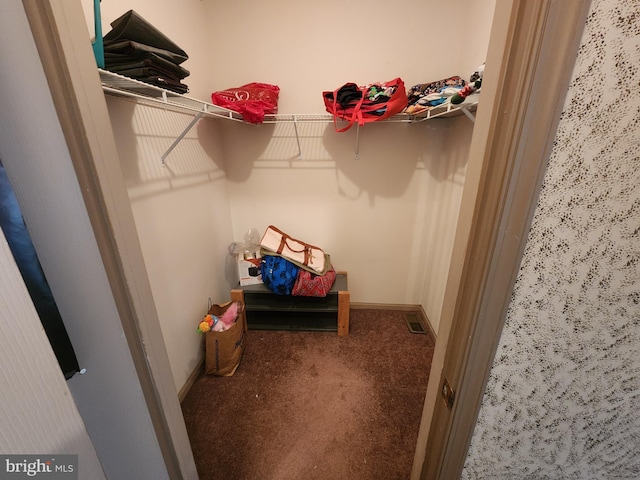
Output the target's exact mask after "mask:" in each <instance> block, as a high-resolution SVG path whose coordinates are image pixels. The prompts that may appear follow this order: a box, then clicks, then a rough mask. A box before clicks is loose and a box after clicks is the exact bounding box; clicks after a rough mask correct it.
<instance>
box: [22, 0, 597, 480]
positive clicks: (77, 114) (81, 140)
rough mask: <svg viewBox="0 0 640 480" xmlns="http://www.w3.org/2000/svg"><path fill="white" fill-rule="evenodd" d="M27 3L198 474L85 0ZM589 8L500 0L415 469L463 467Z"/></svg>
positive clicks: (98, 214) (147, 352)
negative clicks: (78, 35)
mask: <svg viewBox="0 0 640 480" xmlns="http://www.w3.org/2000/svg"><path fill="white" fill-rule="evenodd" d="M23 4H24V7H25V11H26V13H27V17H28V19H29V23H30V25H31V29H32V32H33V35H34V39H35V40H36V44H37V45H38V50H39V54H40V57H41V60H42V63H43V68H44V71H45V74H46V76H47V79H48V82H49V86H50V89H51V94H52V98H53V101H54V104H55V107H56V110H57V112H58V116H59V119H60V123H61V126H62V130H63V133H64V136H65V138H66V141H67V144H68V146H69V151H70V155H71V158H72V160H73V163H74V167H75V169H76V173H77V176H78V181H79V183H80V186H81V190H82V192H83V194H84V200H85V203H86V204H87V209H88V212H89V216H90V219H91V222H92V226H93V229H94V231H95V235H96V239H97V241H98V245H99V249H100V253H101V256H102V261H103V263H104V265H105V268H106V271H107V274H108V277H109V281H110V284H111V288H112V291H113V294H114V299H115V301H116V304H117V306H118V310H119V313H120V316H121V320H122V324H123V328H124V331H125V336H126V338H127V341H128V343H129V346H130V349H131V352H132V356H133V358H134V363H135V365H136V369H137V372H138V376H139V378H140V383H141V386H142V390H143V393H144V395H145V399H146V402H147V406H148V408H149V412H150V415H151V418H152V422H153V425H154V428H155V430H156V435H157V437H158V442H159V444H160V448H161V451H162V453H163V457H164V459H165V463H166V467H167V471H168V472H169V473H170V477H171V478H195V477H194V476H193V475H194V472H195V468H194V463H193V456H192V453H191V447H190V444H189V440H188V436H187V434H186V427H185V426H184V419H183V418H182V414H181V411H180V405H179V402H178V399H177V394H176V392H175V387H174V385H173V381H172V376H171V370H170V367H169V364H168V358H167V354H166V348H165V346H164V344H163V341H162V336H161V334H160V333H159V332H160V328H159V320H158V315H157V312H156V310H155V305H154V304H153V300H152V295H151V291H150V286H149V281H148V277H147V276H146V269H145V268H144V262H143V259H142V253H141V249H140V245H139V241H138V239H137V234H136V228H135V222H134V220H133V215H132V212H131V207H130V205H129V204H128V196H127V193H126V188H124V185H123V180H122V174H121V172H120V171H119V162H117V161H115V160H114V159H117V157H118V154H117V149H116V146H115V140H114V138H113V133H112V131H111V127H110V124H109V115H108V111H107V109H106V102H105V100H104V95H103V92H102V89H101V88H100V84H99V80H98V75H97V72H96V69H95V66H94V65H95V64H94V62H93V60H92V58H93V57H92V53H91V49H90V48H87V47H88V45H74V42H73V39H74V38H75V36H74V35H73V33H74V32H73V27H74V25H77V22H78V19H77V18H73V17H74V16H76V15H77V12H76V10H78V5H77V4H74V3H71V2H68V1H65V0H46V1H45V0H23ZM589 5H590V0H575V1H571V2H567V1H566V0H538V1H536V2H531V1H527V0H497V4H496V13H495V16H494V23H493V26H492V33H491V40H490V45H489V52H488V55H487V68H486V71H485V75H484V79H483V82H484V85H483V89H482V97H483V101H482V103H481V104H480V106H479V108H478V112H477V116H476V125H475V128H474V133H473V138H472V143H471V148H470V154H469V164H468V167H467V176H466V180H465V189H464V193H463V198H462V203H461V210H460V217H459V220H458V226H457V230H456V238H455V241H454V247H453V255H452V262H451V266H450V272H449V277H448V279H447V286H446V291H445V298H444V302H443V309H442V317H441V322H440V327H439V331H438V338H437V341H436V349H435V352H434V357H433V360H432V367H431V373H430V379H429V384H428V386H427V392H426V397H425V405H424V411H423V415H422V421H421V425H420V432H419V435H418V442H417V446H416V453H415V459H414V466H413V471H412V476H411V478H412V479H418V478H420V479H453V478H458V477H459V476H460V474H461V472H462V469H463V467H464V461H465V458H466V453H467V450H468V447H469V443H470V441H471V437H472V435H473V430H474V426H475V422H476V419H477V415H478V412H479V410H480V406H481V403H482V397H483V394H484V388H485V386H486V382H487V379H488V376H489V373H490V371H491V366H492V362H493V357H494V355H495V351H496V348H497V345H498V341H499V338H500V334H501V331H502V326H503V324H504V319H505V316H506V311H507V308H508V305H509V300H510V293H511V291H512V289H513V285H514V283H515V279H516V275H517V272H518V268H519V265H520V260H521V258H522V252H523V249H524V245H525V242H526V237H527V232H528V229H529V226H530V224H531V219H532V217H533V212H534V209H535V206H536V200H537V197H538V194H539V189H540V185H541V182H542V177H543V174H544V170H545V167H546V163H547V160H548V157H549V154H550V151H551V145H552V142H553V139H554V136H555V131H556V128H557V124H558V120H559V117H560V113H561V110H562V106H563V103H564V98H565V95H566V90H567V86H568V83H569V80H570V77H571V73H572V70H573V65H574V61H575V55H576V52H577V50H578V45H579V41H580V38H581V34H582V30H583V27H584V24H585V21H586V17H587V13H588V8H589ZM82 21H83V22H84V18H82ZM74 22H75V23H74ZM83 25H84V23H83ZM480 327H482V328H480ZM445 377H446V378H447V380H448V381H449V383H450V384H451V386H452V387H453V390H454V391H455V396H456V398H455V401H454V402H453V406H452V408H447V406H446V405H445V404H444V402H443V401H442V399H441V397H440V391H441V390H442V386H443V381H444V378H445ZM196 476H197V474H196Z"/></svg>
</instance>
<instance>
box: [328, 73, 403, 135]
mask: <svg viewBox="0 0 640 480" xmlns="http://www.w3.org/2000/svg"><path fill="white" fill-rule="evenodd" d="M322 98H323V100H324V105H325V108H326V110H327V112H329V113H330V114H332V115H333V123H334V126H335V129H336V132H346V131H347V130H349V129H350V128H351V127H352V126H353V125H354V124H355V123H356V122H357V123H358V125H360V126H362V125H364V124H365V123H369V122H376V121H379V120H384V119H385V118H389V117H391V116H392V115H396V114H398V113H400V112H402V110H403V109H404V108H405V107H406V106H407V101H408V100H407V92H406V90H405V87H404V82H403V81H402V79H401V78H395V79H393V80H391V81H389V82H383V83H372V84H370V85H367V86H365V87H359V86H357V85H356V84H355V83H345V84H344V85H343V86H342V87H340V88H339V89H338V90H335V91H333V92H322ZM338 119H340V120H344V121H346V122H348V123H347V125H346V126H344V127H342V128H338Z"/></svg>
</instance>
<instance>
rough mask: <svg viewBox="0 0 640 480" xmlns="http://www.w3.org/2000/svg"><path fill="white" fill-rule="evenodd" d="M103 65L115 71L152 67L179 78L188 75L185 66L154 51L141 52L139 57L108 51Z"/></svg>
mask: <svg viewBox="0 0 640 480" xmlns="http://www.w3.org/2000/svg"><path fill="white" fill-rule="evenodd" d="M105 65H106V69H107V70H110V71H112V72H115V73H118V72H120V71H123V70H129V69H132V68H142V67H153V68H156V69H159V70H160V69H161V70H162V71H163V72H165V73H166V74H168V75H171V76H173V77H176V78H179V79H180V78H186V77H188V76H189V75H190V72H189V70H187V69H186V68H184V67H182V66H180V65H176V64H175V63H172V62H170V61H168V60H165V59H164V58H162V57H160V56H159V55H156V54H155V53H147V54H142V55H141V56H139V57H136V56H130V55H122V54H118V53H108V54H105ZM123 75H125V74H123Z"/></svg>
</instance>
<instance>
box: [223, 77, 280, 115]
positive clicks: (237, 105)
mask: <svg viewBox="0 0 640 480" xmlns="http://www.w3.org/2000/svg"><path fill="white" fill-rule="evenodd" d="M279 95H280V87H278V86H277V85H269V84H268V83H255V82H254V83H248V84H246V85H243V86H241V87H238V88H229V89H227V90H222V91H219V92H213V93H212V94H211V102H212V103H213V104H214V105H218V106H220V107H224V108H228V109H229V110H233V111H234V112H238V113H240V114H242V117H243V119H244V120H246V121H247V122H249V123H262V122H263V120H264V116H265V114H271V113H278V96H279Z"/></svg>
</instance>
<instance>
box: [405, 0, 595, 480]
mask: <svg viewBox="0 0 640 480" xmlns="http://www.w3.org/2000/svg"><path fill="white" fill-rule="evenodd" d="M589 6H590V0H580V1H574V2H567V1H563V0H540V1H537V2H530V1H526V0H503V1H500V2H498V4H497V5H496V12H495V17H494V24H493V26H492V33H491V40H490V44H489V52H488V56H487V67H486V70H485V76H484V78H483V89H482V96H483V101H482V102H481V104H480V105H479V108H478V113H477V116H476V124H475V129H474V134H473V138H472V142H471V148H470V153H469V166H468V170H467V177H466V180H465V190H464V193H463V199H462V204H461V213H460V217H459V220H458V227H457V232H456V239H455V243H454V249H453V255H452V262H451V266H450V273H449V278H448V280H447V288H446V291H445V299H444V303H443V311H442V320H441V327H440V329H439V331H438V339H437V343H436V350H435V352H434V358H433V361H432V369H431V373H430V378H429V384H428V387H427V393H426V397H425V407H424V411H423V417H422V422H421V428H420V433H419V436H418V445H417V448H416V455H415V459H414V467H413V471H412V477H411V478H412V479H417V478H420V479H421V480H427V479H428V480H431V479H453V478H459V477H460V475H461V473H462V470H463V468H464V463H465V459H466V456H467V452H468V448H469V445H470V442H471V438H472V436H473V431H474V427H475V423H476V421H477V417H478V413H479V411H480V407H481V405H482V399H483V395H484V390H485V387H486V384H487V381H488V378H489V374H490V372H491V367H492V363H493V358H494V356H495V352H496V349H497V346H498V342H499V339H500V334H501V332H502V327H503V325H504V321H505V317H506V313H507V309H508V307H509V302H510V299H511V295H510V294H511V291H512V289H513V286H514V284H515V280H516V276H517V273H518V270H519V266H520V262H521V259H522V254H523V251H524V247H525V244H526V240H527V236H528V231H529V228H530V225H531V221H532V218H533V213H534V211H535V207H536V203H537V198H538V195H539V191H540V187H541V185H542V179H543V176H544V171H545V168H546V165H547V161H548V158H549V155H550V153H551V148H552V144H553V140H554V138H555V132H556V129H557V126H558V122H559V118H560V114H561V112H562V107H563V105H564V99H565V96H566V92H567V87H568V85H569V81H570V79H571V74H572V72H573V66H574V63H575V58H576V54H577V52H578V48H579V44H580V40H581V37H582V31H583V29H584V25H585V22H586V19H587V15H588V10H589ZM445 378H446V379H447V380H448V383H449V384H450V385H452V386H453V390H454V391H455V401H454V404H453V407H452V408H451V409H449V408H448V407H447V406H446V403H445V402H444V401H443V399H442V398H441V394H440V392H441V391H442V388H443V385H444V381H445Z"/></svg>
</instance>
